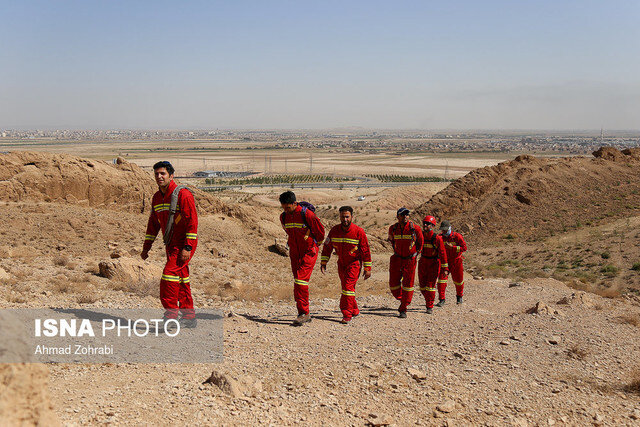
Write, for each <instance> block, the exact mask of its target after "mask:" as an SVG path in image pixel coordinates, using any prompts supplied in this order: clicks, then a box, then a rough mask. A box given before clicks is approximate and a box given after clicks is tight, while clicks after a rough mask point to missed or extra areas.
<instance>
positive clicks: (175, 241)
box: [140, 162, 198, 328]
mask: <svg viewBox="0 0 640 427" xmlns="http://www.w3.org/2000/svg"><path fill="white" fill-rule="evenodd" d="M153 172H154V176H155V179H156V183H157V184H158V188H159V190H158V192H156V194H154V195H153V198H152V199H151V215H150V216H149V222H148V223H147V234H146V236H145V238H144V246H143V247H142V253H141V254H140V257H141V258H142V259H147V258H148V257H149V250H150V249H151V245H152V244H153V241H154V240H155V238H156V236H157V234H158V231H160V229H162V233H163V236H164V243H165V251H166V254H167V263H166V264H165V266H164V270H163V271H162V279H161V280H160V301H161V302H162V306H163V307H164V308H165V313H164V317H165V319H177V318H178V316H179V315H180V314H182V318H181V319H180V325H181V326H182V327H186V328H193V327H195V326H196V322H197V321H196V318H195V310H194V309H193V298H192V297H191V287H190V284H189V261H190V260H191V257H192V256H193V253H194V252H195V250H196V246H197V244H198V214H197V213H196V205H195V200H194V199H193V195H192V194H191V192H190V191H189V190H187V189H186V188H183V187H181V186H180V187H178V185H177V184H176V183H175V181H174V180H173V173H174V172H175V170H174V168H173V166H172V165H171V163H169V162H158V163H156V164H155V165H153Z"/></svg>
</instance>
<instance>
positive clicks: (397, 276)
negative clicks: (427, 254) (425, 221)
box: [389, 221, 423, 312]
mask: <svg viewBox="0 0 640 427" xmlns="http://www.w3.org/2000/svg"><path fill="white" fill-rule="evenodd" d="M389 241H391V243H392V244H393V255H391V260H390V262H389V289H391V294H392V295H393V296H394V297H395V298H396V299H397V300H399V301H400V307H399V308H398V311H401V312H403V311H407V307H408V306H409V304H411V299H412V298H413V282H414V278H415V274H416V257H417V255H418V253H420V251H421V250H422V243H423V237H422V230H421V229H420V227H418V226H417V225H415V224H414V223H413V222H411V221H407V222H406V223H405V225H404V226H402V225H400V223H395V224H393V225H392V226H391V227H389Z"/></svg>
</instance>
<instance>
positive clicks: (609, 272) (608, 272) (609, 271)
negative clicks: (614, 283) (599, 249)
mask: <svg viewBox="0 0 640 427" xmlns="http://www.w3.org/2000/svg"><path fill="white" fill-rule="evenodd" d="M618 270H619V269H618V267H616V266H615V265H611V264H607V265H605V266H603V267H602V268H601V269H600V273H604V275H605V276H607V277H613V276H615V275H617V274H618Z"/></svg>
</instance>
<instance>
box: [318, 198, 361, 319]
mask: <svg viewBox="0 0 640 427" xmlns="http://www.w3.org/2000/svg"><path fill="white" fill-rule="evenodd" d="M352 220H353V208H352V207H351V206H342V207H341V208H340V224H338V225H336V226H334V227H333V228H332V229H331V231H329V235H328V236H327V240H325V242H324V245H323V246H322V256H321V257H320V271H321V272H322V274H324V273H325V271H326V270H327V263H328V262H329V259H330V258H331V253H332V252H333V251H334V250H335V251H336V253H337V254H338V276H339V277H340V284H341V285H342V296H341V297H340V310H341V311H342V321H341V322H340V323H342V324H344V325H347V324H349V322H350V321H351V318H352V317H354V316H357V315H358V314H360V311H359V310H358V304H357V303H356V282H357V281H358V277H359V276H360V271H362V267H363V266H364V273H362V276H363V277H364V280H367V279H368V278H369V277H371V251H370V250H369V240H368V239H367V235H366V234H365V232H364V230H363V229H362V228H360V227H358V226H357V225H355V224H352V223H351V221H352Z"/></svg>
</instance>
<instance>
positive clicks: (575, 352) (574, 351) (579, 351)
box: [567, 344, 589, 360]
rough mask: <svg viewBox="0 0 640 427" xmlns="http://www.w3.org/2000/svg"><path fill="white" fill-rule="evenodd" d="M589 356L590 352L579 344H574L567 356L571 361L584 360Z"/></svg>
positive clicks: (568, 350)
mask: <svg viewBox="0 0 640 427" xmlns="http://www.w3.org/2000/svg"><path fill="white" fill-rule="evenodd" d="M588 354H589V352H588V351H587V350H586V349H584V348H582V347H580V346H579V345H578V344H573V345H572V346H571V347H569V348H568V349H567V356H569V358H571V359H577V360H584V359H585V358H586V357H587V355H588Z"/></svg>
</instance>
